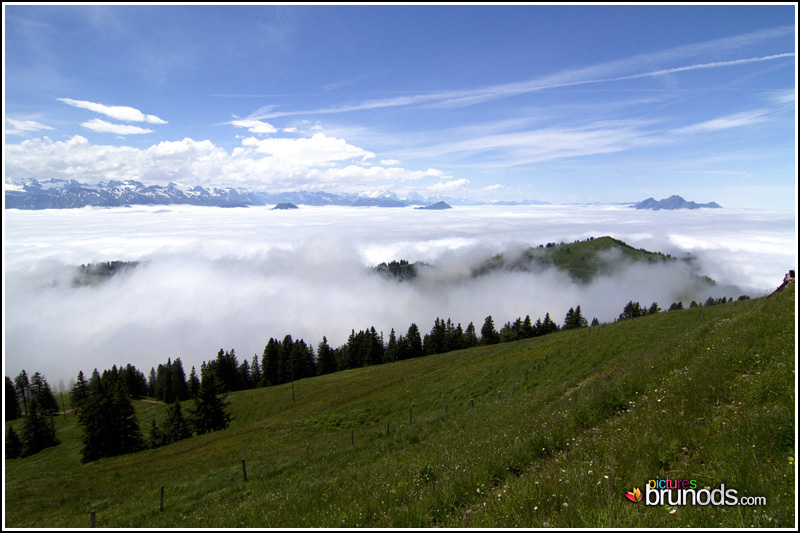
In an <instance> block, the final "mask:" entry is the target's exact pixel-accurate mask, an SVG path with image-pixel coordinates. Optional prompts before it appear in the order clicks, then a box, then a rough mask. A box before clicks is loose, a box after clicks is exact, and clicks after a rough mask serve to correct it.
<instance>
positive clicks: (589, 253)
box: [526, 236, 676, 281]
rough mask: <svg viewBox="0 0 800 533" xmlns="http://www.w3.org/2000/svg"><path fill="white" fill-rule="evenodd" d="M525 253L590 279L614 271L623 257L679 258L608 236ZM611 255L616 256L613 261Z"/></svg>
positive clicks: (574, 275) (668, 259)
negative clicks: (612, 253)
mask: <svg viewBox="0 0 800 533" xmlns="http://www.w3.org/2000/svg"><path fill="white" fill-rule="evenodd" d="M611 252H615V255H614V256H611V255H608V254H609V253H611ZM604 254H605V255H604ZM526 255H527V256H528V257H529V258H544V259H547V260H549V261H551V262H553V263H554V264H555V265H556V266H558V268H560V269H562V270H566V271H567V272H569V273H570V275H571V276H572V277H573V278H575V279H577V280H581V281H589V280H591V279H592V278H593V277H594V276H596V275H597V274H601V273H609V272H611V271H613V270H614V268H615V267H614V265H613V263H615V262H616V261H619V260H620V259H622V258H625V259H627V260H629V261H647V262H650V263H653V262H657V263H661V262H666V261H674V260H676V259H675V258H673V257H671V256H666V255H664V254H662V253H659V252H649V251H647V250H643V249H636V248H633V247H632V246H630V245H629V244H626V243H624V242H622V241H620V240H618V239H615V238H613V237H608V236H605V237H598V238H596V239H587V240H584V241H575V242H572V243H562V244H557V245H555V246H551V247H548V248H534V249H531V250H529V251H528V252H527V253H526ZM611 257H616V259H615V260H613V261H612V260H611Z"/></svg>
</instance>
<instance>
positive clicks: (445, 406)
mask: <svg viewBox="0 0 800 533" xmlns="http://www.w3.org/2000/svg"><path fill="white" fill-rule="evenodd" d="M444 414H447V404H444Z"/></svg>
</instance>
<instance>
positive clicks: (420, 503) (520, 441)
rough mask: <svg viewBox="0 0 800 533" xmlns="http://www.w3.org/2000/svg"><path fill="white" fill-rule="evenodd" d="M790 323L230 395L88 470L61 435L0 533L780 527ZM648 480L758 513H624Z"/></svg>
mask: <svg viewBox="0 0 800 533" xmlns="http://www.w3.org/2000/svg"><path fill="white" fill-rule="evenodd" d="M794 322H795V302H794V294H793V292H791V291H783V292H781V293H778V294H776V295H775V296H773V297H771V298H760V299H753V300H749V301H741V302H737V303H736V304H733V303H729V304H724V305H717V306H713V307H707V308H700V309H689V310H684V311H680V312H673V313H661V314H658V315H654V316H648V317H642V318H637V319H635V320H631V321H628V322H620V323H617V324H610V325H604V326H599V327H595V328H592V329H591V330H588V329H584V330H577V331H576V330H573V331H566V332H560V333H557V334H553V335H548V336H544V337H539V338H535V339H529V340H525V341H519V342H516V343H509V344H501V345H495V346H485V347H478V348H473V349H470V350H462V351H457V352H450V353H447V354H440V355H435V356H429V357H425V358H422V359H417V360H411V361H402V362H397V363H393V364H387V365H380V366H376V367H370V368H364V369H357V370H350V371H345V372H339V373H336V374H331V375H327V376H321V377H316V378H311V379H307V380H302V381H298V382H296V383H295V384H294V387H295V397H296V400H297V401H296V402H293V401H292V393H291V386H290V385H281V386H277V387H270V388H266V389H255V390H249V391H243V392H239V393H235V394H231V395H230V396H229V399H230V400H231V401H232V404H231V409H232V414H233V416H234V422H233V424H232V426H231V428H230V429H228V430H226V431H222V432H217V433H213V434H209V435H204V436H198V437H192V438H191V439H188V440H186V441H182V442H179V443H176V444H173V445H170V446H166V447H163V448H160V449H157V450H147V451H143V452H140V453H137V454H131V455H128V456H123V457H118V458H113V459H104V460H101V461H97V462H94V463H90V464H85V465H84V464H81V463H80V454H79V451H80V437H81V431H80V429H79V428H78V427H76V425H75V418H74V417H68V418H67V419H66V420H65V419H64V418H63V417H61V418H59V419H58V421H57V428H58V435H59V438H60V439H61V440H62V444H61V445H60V446H58V447H56V448H52V449H48V450H45V451H43V452H41V453H39V454H37V455H35V456H32V457H29V458H26V459H18V460H8V461H6V462H5V466H6V472H5V475H6V481H5V483H6V485H5V489H6V492H5V498H6V501H5V520H6V522H5V525H6V526H8V527H86V526H88V524H89V514H88V513H89V512H90V511H91V510H96V511H97V524H98V526H99V527H155V528H157V527H195V528H197V527H312V526H316V527H356V526H367V527H386V526H393V527H420V526H433V525H438V526H445V527H461V526H467V527H512V526H521V527H542V526H548V525H549V526H555V527H604V526H609V527H611V526H614V527H664V526H670V527H673V526H674V527H684V526H692V527H749V526H751V525H755V526H757V527H758V526H777V527H792V526H793V525H794V524H795V507H794V501H795V492H794V487H795V466H794V458H795V449H794V448H795V441H794V435H795V428H794V419H795V396H794V395H795V388H794V387H795V374H794V372H795V363H794V353H795V330H794ZM473 403H474V406H473ZM137 409H138V412H139V421H140V424H141V426H142V428H148V427H149V424H150V420H151V419H153V418H154V417H155V418H157V419H160V418H161V417H163V416H164V414H165V407H164V406H163V405H158V404H153V403H145V402H137ZM409 409H412V412H411V414H412V416H413V420H411V421H410V420H409ZM445 410H446V412H445ZM387 423H388V424H389V427H388V430H389V433H388V435H387ZM10 424H18V421H17V422H13V423H10ZM7 427H8V424H7ZM351 438H352V441H351ZM351 442H352V443H351ZM242 458H245V459H246V467H247V475H248V481H247V482H245V481H244V480H243V474H242V464H241V459H242ZM655 476H660V477H661V478H664V477H669V478H670V479H694V480H697V482H698V484H699V485H700V486H701V487H704V486H710V487H712V488H714V487H716V486H717V485H719V484H720V483H724V484H725V485H726V487H727V488H735V489H736V490H737V491H738V494H739V496H744V495H747V496H765V497H766V498H767V505H766V506H763V507H712V506H709V507H699V506H685V507H671V508H665V507H663V506H645V505H644V503H643V502H641V503H639V504H633V503H631V502H629V501H627V500H626V499H624V497H623V495H624V493H625V492H628V491H631V490H632V489H633V488H634V487H638V488H640V489H641V490H642V491H644V490H645V487H646V483H647V480H649V479H654V478H655ZM161 486H164V487H165V491H166V502H165V503H166V506H165V510H164V511H163V512H160V511H159V496H160V487H161ZM671 511H674V512H671Z"/></svg>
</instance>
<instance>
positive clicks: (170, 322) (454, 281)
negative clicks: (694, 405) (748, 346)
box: [3, 206, 797, 386]
mask: <svg viewBox="0 0 800 533" xmlns="http://www.w3.org/2000/svg"><path fill="white" fill-rule="evenodd" d="M4 225H5V227H4V237H3V242H4V254H5V257H4V282H5V286H4V312H3V316H4V357H3V362H4V367H5V368H4V370H5V375H7V376H11V377H13V376H16V375H17V374H18V373H19V371H20V370H21V369H23V368H24V369H25V370H26V371H27V372H28V374H32V373H33V372H36V371H40V372H42V373H43V374H44V375H45V376H46V377H47V379H48V380H49V381H50V383H51V384H53V385H56V384H57V383H59V382H63V383H65V384H67V385H68V384H69V382H70V380H71V379H73V378H74V377H75V376H76V375H77V373H78V371H79V370H83V371H84V373H90V372H91V371H92V370H93V369H94V368H97V369H98V370H100V371H102V370H103V369H106V368H110V367H111V365H112V364H116V365H118V366H119V365H125V364H127V363H131V364H133V365H134V366H136V367H137V368H138V369H140V370H142V371H143V372H145V373H147V372H149V370H150V368H151V367H154V366H157V365H158V364H160V363H165V362H166V360H167V358H172V359H175V358H177V357H180V358H181V360H182V361H183V363H184V367H185V368H186V369H187V372H188V370H189V369H190V368H191V367H192V366H196V367H198V368H199V366H200V364H201V363H202V361H204V360H210V359H212V358H214V357H215V356H216V352H217V351H218V350H219V349H220V348H224V349H226V350H230V349H235V350H236V354H237V356H238V358H239V361H240V362H241V361H242V360H243V359H244V358H247V359H248V360H251V359H252V357H253V355H254V354H258V355H259V356H260V355H261V353H262V352H263V349H264V346H265V345H266V343H267V341H268V340H269V338H270V337H275V338H279V339H282V338H283V336H285V335H287V334H290V335H292V337H293V338H295V339H298V338H303V339H305V340H306V342H308V343H309V344H311V345H313V346H315V347H316V345H317V344H318V343H319V342H320V341H321V340H322V337H323V336H326V337H327V339H328V341H329V344H331V345H333V346H339V345H341V344H343V343H344V342H346V340H347V337H348V335H349V334H350V332H351V330H352V329H355V330H356V331H358V330H361V329H366V328H369V327H373V326H374V327H375V328H376V329H377V330H378V331H382V332H383V333H384V335H385V337H386V338H388V334H389V331H390V329H392V328H393V329H394V330H395V331H396V332H398V333H404V332H405V331H406V330H407V328H408V326H409V325H410V324H411V323H412V322H413V323H416V324H417V325H418V326H419V328H420V330H421V332H422V333H426V332H428V331H430V329H431V327H432V325H433V322H434V320H435V318H437V317H442V318H451V319H452V320H453V321H454V322H455V323H461V324H462V326H463V327H466V325H467V324H468V323H470V322H473V323H474V324H475V326H476V328H477V329H480V327H481V325H482V324H483V321H484V318H485V317H486V316H487V315H492V317H493V319H494V322H495V325H496V326H497V328H498V329H499V328H500V327H501V326H502V324H504V323H505V322H507V321H513V320H514V319H516V318H517V317H523V318H524V317H525V315H530V316H531V318H532V319H533V320H534V321H535V320H536V318H540V317H544V315H545V313H550V316H551V317H552V318H553V320H555V321H556V322H557V323H559V324H561V323H563V320H564V316H565V314H566V312H567V310H568V309H569V308H570V307H575V306H577V305H580V306H581V310H582V312H583V314H584V316H586V317H587V318H588V319H589V320H591V319H592V318H594V317H597V318H598V319H599V320H600V321H601V322H611V321H613V320H614V319H615V318H616V317H617V316H619V314H620V313H621V312H622V309H623V307H624V306H625V304H626V303H627V302H628V301H630V300H633V301H639V302H641V303H642V305H645V306H649V304H650V303H652V302H657V303H658V304H659V305H660V306H661V307H662V308H663V309H666V308H668V307H669V305H670V304H671V303H672V302H675V301H678V300H682V301H684V302H685V305H688V303H689V302H690V301H691V300H695V301H698V302H701V303H702V302H703V301H705V299H706V298H708V297H709V296H713V297H715V298H718V297H722V296H725V297H733V298H734V299H735V298H737V297H738V296H740V295H742V294H747V295H750V296H762V295H764V294H768V293H770V292H771V291H772V290H774V289H775V288H776V287H777V286H778V285H779V284H780V283H781V281H782V280H783V276H784V274H785V273H786V272H787V271H788V270H789V269H795V268H796V264H797V259H796V252H795V251H796V250H797V236H796V217H795V213H794V212H791V211H781V212H775V211H771V212H770V211H756V210H731V209H700V210H694V211H687V210H682V211H640V210H635V209H631V208H630V207H627V206H518V207H500V206H480V207H462V208H456V209H453V210H448V211H424V210H415V209H412V208H349V207H306V206H303V207H301V208H300V209H297V210H292V211H273V210H271V209H270V208H269V207H251V208H239V209H222V208H212V207H192V206H167V207H164V206H157V207H156V206H135V207H130V208H111V209H105V208H84V209H65V210H45V211H23V210H6V211H5V213H4ZM603 235H611V236H613V237H616V238H618V239H622V240H624V241H625V242H627V243H629V244H631V245H632V246H634V247H636V248H645V249H647V250H650V251H660V252H663V253H669V254H672V255H673V256H677V257H684V256H685V255H686V254H688V253H690V254H692V255H693V256H694V257H695V258H696V260H694V261H692V262H691V263H685V262H675V263H671V264H659V265H643V264H629V263H626V262H624V261H623V262H620V263H619V265H618V268H617V269H616V271H615V273H614V274H613V275H607V276H601V277H599V278H597V279H595V280H594V281H593V282H592V283H589V284H579V283H575V282H573V281H572V280H571V279H570V278H569V276H567V275H566V274H565V273H563V272H561V271H558V270H555V269H546V270H541V271H536V272H528V271H494V272H492V273H490V274H487V275H484V276H480V277H471V276H470V273H471V271H472V269H473V268H477V267H479V266H480V265H481V264H482V263H483V262H484V261H485V260H486V259H487V258H489V257H491V256H492V255H494V254H497V253H504V254H506V256H507V257H512V256H513V255H514V254H517V253H521V252H522V251H523V250H525V249H526V248H527V247H530V246H538V245H539V244H546V243H548V242H562V241H563V242H565V243H569V242H573V241H575V240H578V239H580V240H583V239H586V238H589V237H592V236H593V237H600V236H603ZM395 259H396V260H399V259H406V260H408V261H411V262H417V261H424V262H425V263H428V264H430V265H432V267H431V268H425V269H422V271H421V274H420V276H419V277H418V278H417V279H416V280H414V282H404V283H400V282H396V281H393V280H390V279H387V278H384V277H381V276H379V275H376V274H374V273H372V272H371V267H373V266H375V265H377V264H378V263H380V262H383V261H386V262H389V261H391V260H395ZM105 261H139V262H140V264H139V265H138V266H137V267H136V268H134V269H131V270H128V271H126V272H123V273H121V274H118V275H115V276H113V277H112V278H110V279H109V280H107V281H105V282H102V283H98V284H95V285H85V286H79V287H75V286H73V283H72V280H73V278H74V276H75V273H76V270H75V267H76V266H80V265H82V264H88V263H98V262H105ZM693 274H701V275H707V276H710V277H711V278H713V279H714V280H716V281H717V286H716V287H712V288H708V287H704V286H703V285H701V284H698V283H697V281H696V277H694V276H693ZM56 386H57V385H56Z"/></svg>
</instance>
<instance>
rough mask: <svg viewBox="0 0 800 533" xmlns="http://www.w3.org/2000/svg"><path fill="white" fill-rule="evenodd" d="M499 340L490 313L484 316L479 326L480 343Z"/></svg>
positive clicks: (491, 342) (494, 342) (490, 342)
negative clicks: (484, 318)
mask: <svg viewBox="0 0 800 533" xmlns="http://www.w3.org/2000/svg"><path fill="white" fill-rule="evenodd" d="M498 342H500V334H499V333H497V330H496V329H494V320H493V319H492V315H489V316H487V317H486V320H484V322H483V327H481V344H497V343H498Z"/></svg>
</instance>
